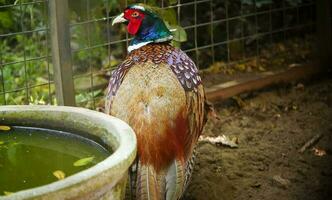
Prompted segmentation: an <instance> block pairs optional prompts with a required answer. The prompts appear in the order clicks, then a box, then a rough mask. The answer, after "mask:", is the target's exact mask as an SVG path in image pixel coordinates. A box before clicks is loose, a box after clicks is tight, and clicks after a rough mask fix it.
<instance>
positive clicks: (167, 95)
mask: <svg viewBox="0 0 332 200" xmlns="http://www.w3.org/2000/svg"><path fill="white" fill-rule="evenodd" d="M133 8H134V11H131V12H130V13H133V12H135V10H137V9H141V11H144V9H142V8H141V7H137V6H136V7H132V8H128V9H133ZM125 12H126V11H125ZM145 14H146V15H149V13H145ZM122 16H123V15H122ZM135 16H136V15H135ZM142 24H144V21H143V22H142ZM132 30H135V29H134V28H132ZM105 106H106V108H105V110H106V112H107V113H108V114H111V115H113V116H116V117H118V118H120V119H122V120H124V121H126V122H127V123H128V124H129V125H130V126H131V127H132V128H133V130H134V131H135V133H136V136H137V144H138V147H137V152H138V153H137V154H138V157H137V163H136V164H135V166H134V167H133V169H134V174H135V175H136V177H134V178H132V179H131V180H132V183H131V184H132V186H133V187H134V186H135V188H136V192H135V194H136V198H137V199H154V200H155V199H170V200H175V199H179V198H180V197H181V196H182V194H183V191H184V189H185V188H186V185H187V184H188V182H189V179H190V175H191V171H192V164H193V151H194V148H195V145H196V143H197V140H198V137H199V135H200V134H201V132H202V129H203V126H204V124H205V122H206V112H205V109H206V108H205V93H204V88H203V86H202V82H201V78H200V76H199V74H198V70H197V68H196V66H195V64H194V62H193V61H192V60H191V59H190V58H189V57H188V56H187V55H186V54H185V53H184V52H183V51H181V50H180V49H178V48H175V47H173V46H171V45H170V42H169V41H166V42H149V43H148V44H144V45H143V46H140V47H139V48H137V49H134V50H132V51H131V52H130V53H129V55H128V56H127V58H126V59H125V60H124V61H123V62H122V63H121V64H120V65H119V66H118V67H117V68H116V69H115V70H114V71H113V73H112V76H111V79H110V82H109V86H108V94H107V97H106V105H105Z"/></svg>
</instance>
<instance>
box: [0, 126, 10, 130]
mask: <svg viewBox="0 0 332 200" xmlns="http://www.w3.org/2000/svg"><path fill="white" fill-rule="evenodd" d="M9 130H10V127H9V126H4V125H0V131H9Z"/></svg>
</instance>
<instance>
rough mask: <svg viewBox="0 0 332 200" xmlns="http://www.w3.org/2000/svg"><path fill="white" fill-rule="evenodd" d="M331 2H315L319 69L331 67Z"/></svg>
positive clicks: (324, 0) (320, 0)
mask: <svg viewBox="0 0 332 200" xmlns="http://www.w3.org/2000/svg"><path fill="white" fill-rule="evenodd" d="M330 1H331V0H317V1H316V6H317V7H316V13H317V19H316V20H317V38H318V40H317V42H318V45H317V47H318V52H317V53H318V59H319V64H320V66H321V67H326V68H328V67H331V66H329V64H331V56H332V46H331V44H332V30H331V2H330Z"/></svg>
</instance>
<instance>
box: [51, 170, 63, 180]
mask: <svg viewBox="0 0 332 200" xmlns="http://www.w3.org/2000/svg"><path fill="white" fill-rule="evenodd" d="M53 175H54V176H55V177H56V178H57V179H58V180H62V179H64V178H66V174H65V173H64V172H63V171H61V170H56V171H54V172H53Z"/></svg>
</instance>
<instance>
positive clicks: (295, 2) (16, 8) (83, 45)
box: [0, 0, 316, 109]
mask: <svg viewBox="0 0 332 200" xmlns="http://www.w3.org/2000/svg"><path fill="white" fill-rule="evenodd" d="M56 2H57V1H56ZM64 2H67V3H68V8H69V11H68V14H69V25H68V28H69V31H70V38H69V40H68V41H66V42H70V46H69V47H70V50H69V52H70V53H71V62H70V63H71V67H72V75H70V76H71V78H72V79H73V85H74V95H73V96H74V97H75V101H76V105H77V106H83V107H88V108H92V109H95V108H98V107H100V106H102V105H103V103H102V99H103V98H104V90H105V88H106V86H107V82H108V78H109V76H110V72H111V71H112V69H113V68H114V67H116V66H117V65H118V64H119V63H120V62H121V61H122V60H123V59H124V58H125V56H126V54H127V50H126V49H127V46H128V42H129V41H130V37H131V36H129V35H128V34H127V33H126V30H125V27H124V26H115V27H112V26H111V22H112V19H114V17H115V16H116V15H117V14H119V13H120V12H122V10H123V8H125V7H126V6H127V5H128V4H131V3H146V4H149V5H152V6H157V7H160V8H162V12H163V16H164V17H165V20H166V21H167V22H168V23H170V24H172V23H173V24H179V25H180V26H182V27H183V28H184V29H185V31H186V34H187V41H186V42H184V43H182V44H181V49H183V50H184V51H185V52H186V53H187V54H188V55H189V56H190V57H191V58H192V59H193V60H194V61H195V62H196V64H197V66H198V67H199V68H200V69H201V70H204V69H208V68H209V67H211V66H213V65H214V64H215V63H220V62H222V63H225V66H226V68H227V66H229V65H231V64H232V63H244V62H245V61H246V60H248V59H253V58H255V61H256V62H261V60H259V59H256V58H257V57H259V56H261V55H262V54H264V50H265V49H266V48H269V47H270V46H269V45H272V44H275V43H280V42H284V41H287V40H288V39H291V38H302V39H303V38H305V37H310V35H311V36H312V35H313V34H314V33H315V31H316V28H315V27H316V20H315V19H316V9H315V4H316V1H314V0H278V1H276V0H270V1H269V0H267V1H251V0H232V1H230V0H161V1H158V0H147V1H129V0H120V1H116V0H103V1H95V0H75V1H74V0H68V1H64ZM49 4H50V0H40V1H38V0H0V16H1V17H0V45H1V46H0V52H1V53H0V70H1V71H0V72H1V75H0V79H1V81H0V104H1V105H5V104H57V101H56V94H55V91H56V87H58V84H57V83H56V82H55V81H54V80H58V79H56V78H54V76H55V75H56V76H58V74H56V73H54V65H53V63H52V53H51V49H52V46H51V45H52V44H53V43H52V42H50V41H51V37H52V34H51V33H50V30H51V27H50V23H49V20H50V17H49V14H50V9H54V8H53V7H52V6H49ZM52 30H53V29H52ZM303 40H307V38H306V39H303ZM299 43H301V41H300V42H299ZM284 56H287V52H286V53H285V54H284ZM53 62H54V60H53ZM60 78H61V77H60ZM63 95H67V94H66V93H64V94H63Z"/></svg>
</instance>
